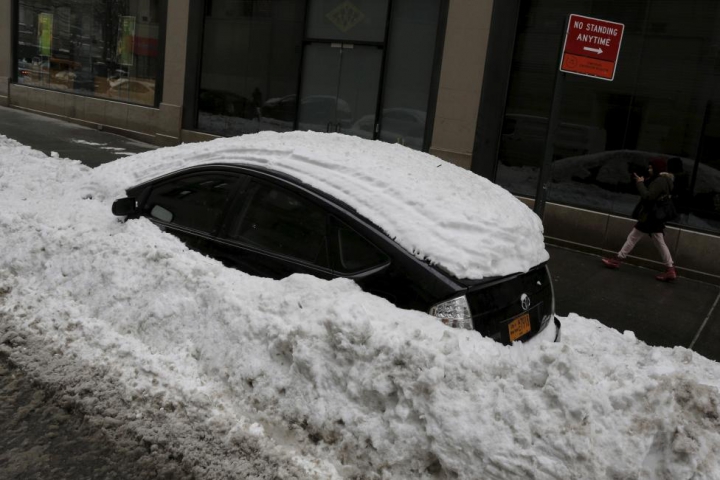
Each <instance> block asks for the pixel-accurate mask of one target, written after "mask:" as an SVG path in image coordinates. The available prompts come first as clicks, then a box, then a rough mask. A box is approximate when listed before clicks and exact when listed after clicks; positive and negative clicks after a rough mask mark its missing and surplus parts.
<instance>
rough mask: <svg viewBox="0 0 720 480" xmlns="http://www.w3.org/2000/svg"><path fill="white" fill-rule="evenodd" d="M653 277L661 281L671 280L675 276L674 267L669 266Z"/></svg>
mask: <svg viewBox="0 0 720 480" xmlns="http://www.w3.org/2000/svg"><path fill="white" fill-rule="evenodd" d="M655 278H656V279H658V280H660V281H661V282H672V281H673V280H675V279H676V278H677V272H676V271H675V267H669V268H668V269H667V270H666V271H665V272H664V273H661V274H660V275H658V276H656V277H655Z"/></svg>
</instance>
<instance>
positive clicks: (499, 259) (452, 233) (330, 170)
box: [96, 132, 549, 279]
mask: <svg viewBox="0 0 720 480" xmlns="http://www.w3.org/2000/svg"><path fill="white" fill-rule="evenodd" d="M203 163H243V164H251V165H259V166H265V167H268V168H272V169H273V170H277V171H281V172H283V173H286V174H288V175H291V176H293V177H295V178H297V179H298V180H300V181H302V182H304V183H306V184H308V185H310V186H313V187H316V188H318V189H320V190H323V191H325V192H327V193H329V194H330V195H332V196H333V197H334V198H338V199H340V200H342V201H343V202H345V203H346V204H348V205H350V206H351V207H353V208H354V209H355V210H356V211H357V212H358V213H359V214H360V215H362V216H364V217H365V218H367V219H369V220H370V221H372V222H373V223H374V224H375V225H377V226H379V227H380V228H381V229H382V230H383V231H385V232H386V233H387V234H388V235H389V236H390V237H392V238H394V239H395V240H396V241H397V242H398V243H399V244H400V245H402V246H403V247H404V248H405V249H406V250H407V251H409V252H412V253H413V254H414V255H415V256H417V257H418V258H422V259H427V260H429V261H430V262H431V263H433V264H439V265H441V266H442V267H444V268H445V269H446V270H447V271H449V272H450V273H452V274H453V275H455V276H456V277H458V278H471V279H481V278H486V277H492V276H497V275H500V276H502V275H508V274H511V273H517V272H526V271H528V270H529V269H530V268H532V267H534V266H536V265H538V264H539V263H542V262H544V261H546V260H547V259H548V258H549V257H548V254H547V252H546V251H545V243H544V239H543V229H542V228H543V227H542V223H541V221H540V219H539V218H538V217H537V216H536V215H535V214H534V213H533V212H532V211H531V210H530V209H529V208H528V207H527V206H525V204H523V203H522V202H520V201H519V200H518V199H516V198H515V197H514V196H512V195H511V194H510V193H508V192H507V191H506V190H504V189H502V188H500V187H498V186H497V185H495V184H493V183H492V182H490V181H488V180H487V179H485V178H482V177H480V176H478V175H475V174H473V173H471V172H469V171H468V170H465V169H463V168H460V167H457V166H455V165H452V164H450V163H447V162H445V161H443V160H440V159H439V158H437V157H434V156H431V155H428V154H426V153H422V152H417V151H415V150H411V149H409V148H406V147H403V146H400V145H392V144H387V143H384V142H373V141H368V140H363V139H361V138H358V137H351V136H347V135H341V134H324V133H314V132H287V133H275V132H263V133H259V134H254V135H244V136H241V137H235V138H227V139H218V140H213V141H212V142H206V143H195V144H186V145H181V146H178V147H174V148H165V149H160V150H157V151H152V152H146V153H144V154H140V155H136V156H134V157H132V158H129V159H125V160H122V161H119V162H113V163H111V164H107V165H103V166H101V167H99V168H98V171H97V173H96V176H97V177H98V179H99V180H98V183H105V182H106V179H107V178H112V179H114V183H113V184H112V190H109V191H107V193H106V194H107V195H117V191H118V190H119V191H123V190H124V189H126V188H128V187H131V186H134V185H135V184H137V183H140V181H145V180H150V179H152V178H153V177H156V176H158V175H161V174H164V173H169V172H172V171H174V170H177V169H179V168H182V167H188V166H192V165H197V164H203Z"/></svg>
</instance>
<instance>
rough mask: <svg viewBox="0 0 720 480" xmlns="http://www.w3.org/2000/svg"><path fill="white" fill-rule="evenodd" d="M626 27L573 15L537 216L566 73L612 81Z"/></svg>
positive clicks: (547, 179) (547, 140)
mask: <svg viewBox="0 0 720 480" xmlns="http://www.w3.org/2000/svg"><path fill="white" fill-rule="evenodd" d="M624 30H625V26H624V25H623V24H622V23H616V22H610V21H607V20H601V19H599V18H591V17H585V16H582V15H576V14H572V15H570V18H569V19H568V21H567V27H566V31H565V38H564V41H563V47H562V50H561V55H560V69H559V70H558V72H557V73H556V76H555V91H554V92H553V100H552V106H551V107H550V116H549V118H548V128H547V135H546V137H545V151H544V154H543V163H542V165H541V166H540V178H539V179H538V185H537V192H536V194H535V208H534V211H535V213H536V214H537V215H538V216H540V218H542V217H543V213H544V212H545V203H546V202H547V194H548V188H549V186H550V174H551V172H552V157H553V144H554V143H555V133H556V131H557V128H558V125H559V123H560V118H559V117H560V115H559V111H560V105H561V103H562V92H563V87H564V83H565V73H572V74H574V75H582V76H585V77H592V78H596V79H600V80H607V81H612V80H613V79H614V78H615V67H616V66H617V61H618V57H619V55H620V45H621V44H622V36H623V31H624Z"/></svg>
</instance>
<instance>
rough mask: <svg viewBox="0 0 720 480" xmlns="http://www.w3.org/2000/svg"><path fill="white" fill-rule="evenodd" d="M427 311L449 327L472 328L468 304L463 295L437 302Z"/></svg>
mask: <svg viewBox="0 0 720 480" xmlns="http://www.w3.org/2000/svg"><path fill="white" fill-rule="evenodd" d="M428 313H430V315H432V316H434V317H438V318H439V319H440V321H441V322H443V323H444V324H445V325H447V326H449V327H453V328H465V329H467V330H474V327H473V321H472V315H471V314H470V306H469V305H468V302H467V299H466V298H465V295H463V296H462V297H457V298H453V299H452V300H447V301H445V302H441V303H438V304H437V305H434V306H433V307H432V308H430V312H428Z"/></svg>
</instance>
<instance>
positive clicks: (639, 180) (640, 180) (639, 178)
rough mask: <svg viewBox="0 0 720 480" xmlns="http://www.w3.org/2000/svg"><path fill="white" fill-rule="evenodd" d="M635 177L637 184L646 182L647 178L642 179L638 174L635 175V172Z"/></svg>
mask: <svg viewBox="0 0 720 480" xmlns="http://www.w3.org/2000/svg"><path fill="white" fill-rule="evenodd" d="M633 177H635V181H636V182H637V183H642V182H644V181H645V177H640V176H638V174H637V173H635V172H633Z"/></svg>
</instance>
